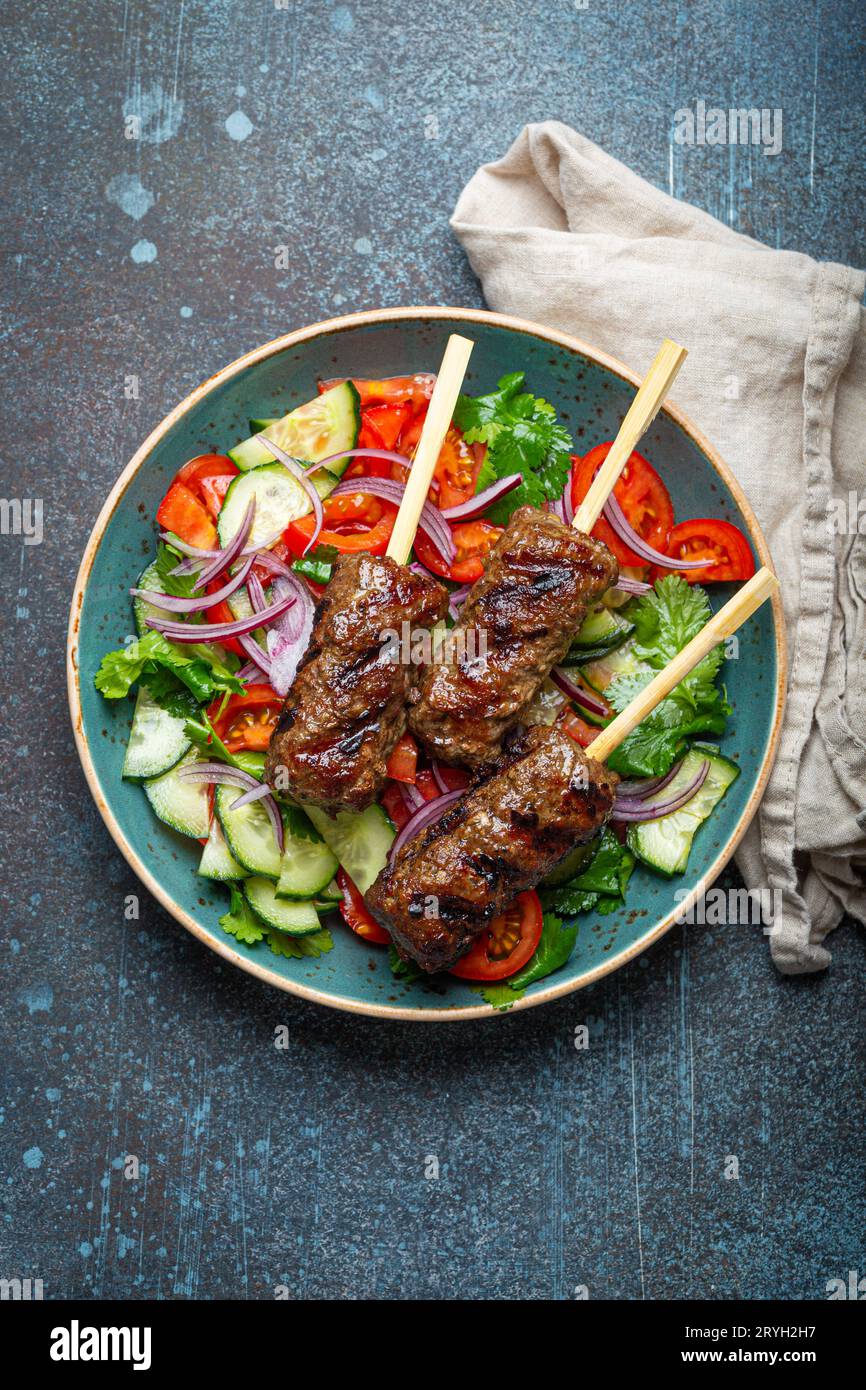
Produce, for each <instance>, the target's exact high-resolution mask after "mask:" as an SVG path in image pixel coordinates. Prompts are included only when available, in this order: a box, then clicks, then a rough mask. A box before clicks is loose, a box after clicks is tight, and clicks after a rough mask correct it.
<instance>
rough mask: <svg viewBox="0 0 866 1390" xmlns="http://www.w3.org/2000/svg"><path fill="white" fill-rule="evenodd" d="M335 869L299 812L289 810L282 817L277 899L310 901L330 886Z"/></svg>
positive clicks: (315, 832) (328, 853)
mask: <svg viewBox="0 0 866 1390" xmlns="http://www.w3.org/2000/svg"><path fill="white" fill-rule="evenodd" d="M339 867H340V866H339V864H338V863H337V857H336V855H335V854H333V853H332V851H331V850H330V849H328V846H327V845H326V844H325V842H324V840H323V839H322V837H321V835H320V834H319V832H318V830H316V828H315V826H314V825H312V823H311V822H310V821H309V820H308V818H307V817H306V816H305V815H304V813H303V811H300V810H299V809H298V808H297V807H292V808H291V811H290V812H289V813H287V815H286V830H285V841H284V844H283V857H282V861H281V863H280V878H279V882H278V883H277V897H278V898H300V899H309V898H314V897H316V895H317V894H319V893H321V892H323V891H324V889H325V888H327V886H328V884H329V883H331V882H332V880H333V878H334V875H335V873H336V872H337V869H338V868H339Z"/></svg>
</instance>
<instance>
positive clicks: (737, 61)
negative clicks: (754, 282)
mask: <svg viewBox="0 0 866 1390" xmlns="http://www.w3.org/2000/svg"><path fill="white" fill-rule="evenodd" d="M858 10H859V6H858V5H857V4H856V3H854V0H850V3H835V4H833V5H832V6H830V5H826V4H825V5H822V6H815V5H812V4H806V5H797V6H791V5H789V4H784V3H782V0H766V3H749V4H734V3H712V4H711V3H706V0H700V3H693V4H690V5H685V4H679V5H677V4H673V3H669V0H660V3H658V4H655V5H645V4H640V5H639V4H610V3H605V2H604V0H588V5H587V6H586V8H583V7H581V6H580V5H569V4H567V3H554V0H542V2H541V3H536V4H531V5H517V4H514V3H504V2H502V0H501V2H500V3H493V0H484V3H480V2H479V3H475V4H473V5H464V4H457V3H453V0H446V2H445V3H443V2H442V0H440V3H437V4H436V5H432V6H413V7H407V6H406V5H405V4H397V3H395V2H394V0H383V3H377V4H372V3H363V4H359V3H355V4H352V5H349V6H347V5H336V6H335V5H330V4H327V3H314V2H313V0H308V3H296V4H289V5H288V8H287V9H285V10H283V9H280V8H277V6H276V5H274V4H273V3H269V2H268V0H256V2H255V3H241V2H240V0H235V2H234V3H218V0H209V3H205V2H204V0H195V3H192V4H190V3H187V4H186V5H165V4H162V3H159V0H146V2H145V3H136V0H130V3H129V4H128V5H121V4H119V3H118V4H113V5H112V4H108V3H105V2H104V0H103V3H101V4H99V3H97V4H93V3H82V2H81V0H79V3H69V4H66V5H64V6H62V7H61V9H60V10H58V9H57V7H54V6H45V5H26V4H24V3H23V2H22V0H13V3H12V5H11V6H9V7H7V17H6V22H5V25H4V30H3V45H4V50H5V53H4V56H5V62H4V65H3V81H4V84H5V85H6V86H7V89H8V95H9V97H10V99H11V100H12V101H13V102H14V109H15V112H16V124H15V128H14V129H13V132H12V144H13V149H14V156H13V159H12V160H11V161H10V166H9V167H7V172H6V173H5V175H4V178H3V185H2V186H3V193H4V195H5V196H4V206H5V208H6V212H5V215H4V229H3V230H4V241H5V246H6V259H5V275H4V284H3V304H4V312H3V319H2V333H3V348H4V353H3V361H2V375H3V388H2V389H3V398H4V403H5V406H6V411H5V421H6V423H5V430H4V437H5V440H6V444H5V445H4V448H3V450H2V458H3V465H4V482H3V492H4V495H7V494H12V495H16V496H21V497H28V496H29V497H43V498H44V499H45V504H46V536H45V541H44V544H42V545H41V546H31V547H23V546H21V544H20V539H19V538H16V537H7V536H4V537H3V538H2V546H3V551H4V560H5V563H4V566H3V569H2V583H3V588H4V595H5V596H4V598H3V603H2V613H3V616H4V626H5V629H6V640H5V644H4V645H5V663H4V671H5V677H4V680H3V683H2V684H3V688H2V701H3V708H4V718H3V722H2V737H3V739H4V744H5V749H6V751H5V753H4V770H5V773H6V777H5V790H6V797H5V816H4V821H3V832H4V834H3V839H4V861H5V863H4V869H5V873H4V877H5V880H6V884H7V889H8V895H9V902H10V903H11V907H10V908H7V910H6V914H5V916H4V918H3V922H2V926H3V932H2V936H3V946H2V953H3V955H2V959H3V966H4V985H3V990H4V995H3V997H4V1005H3V1010H2V1023H0V1027H2V1032H3V1041H2V1059H3V1060H2V1066H3V1071H4V1087H3V1090H4V1099H3V1107H4V1108H3V1113H2V1116H0V1119H2V1121H3V1123H2V1127H0V1139H2V1149H3V1153H2V1156H3V1163H2V1171H3V1176H4V1180H5V1181H4V1184H3V1187H2V1197H3V1211H2V1224H0V1276H3V1277H11V1276H15V1275H19V1276H22V1277H26V1276H28V1275H29V1276H31V1277H33V1278H40V1277H41V1278H42V1279H44V1281H45V1290H46V1296H48V1297H50V1296H60V1295H85V1296H96V1297H107V1298H125V1297H154V1296H157V1297H175V1298H178V1297H179V1298H183V1297H253V1298H262V1297H264V1298H267V1297H270V1296H272V1291H273V1288H274V1286H275V1285H277V1284H287V1285H288V1287H289V1289H290V1291H291V1293H292V1295H293V1296H307V1297H326V1296H331V1297H333V1296H337V1297H340V1296H345V1297H370V1296H377V1297H401V1296H404V1297H405V1296H408V1297H420V1296H425V1295H428V1296H433V1297H450V1296H454V1295H459V1296H462V1297H468V1298H476V1297H493V1298H514V1297H519V1296H529V1297H532V1298H548V1297H554V1298H563V1297H570V1296H573V1293H574V1290H575V1288H576V1286H578V1285H584V1286H586V1288H587V1289H588V1290H589V1293H590V1296H591V1297H595V1298H605V1297H628V1298H640V1297H641V1296H642V1295H643V1294H646V1296H648V1297H662V1296H664V1297H671V1298H679V1297H683V1296H686V1295H696V1296H715V1297H731V1296H733V1295H736V1294H741V1295H745V1296H746V1297H753V1298H759V1297H766V1296H770V1295H774V1294H775V1295H780V1296H783V1297H786V1296H787V1297H791V1296H797V1295H805V1296H808V1297H820V1296H822V1295H823V1293H824V1286H825V1283H826V1281H827V1280H828V1279H829V1278H832V1277H838V1276H841V1277H843V1278H844V1277H846V1273H847V1271H848V1270H849V1269H851V1268H857V1269H859V1270H860V1271H861V1273H862V1271H863V1270H864V1269H866V1249H864V1246H863V1235H862V1233H863V1230H864V1227H866V1222H864V1199H863V1188H862V1157H863V1113H862V1096H863V1092H864V1087H863V1070H864V1068H863V1061H864V1059H863V1031H862V1010H863V985H862V980H863V964H864V961H863V937H862V932H861V931H860V929H858V928H856V927H855V926H854V925H853V924H851V925H848V926H846V927H845V928H843V929H842V930H841V931H840V932H839V933H838V934H837V935H836V936H835V938H834V940H833V952H834V963H833V967H832V970H831V972H830V973H829V974H828V975H826V976H823V977H821V978H811V979H806V980H800V981H791V980H783V979H780V978H779V977H778V976H777V975H776V974H775V972H774V971H773V968H772V967H771V965H770V963H769V960H768V955H767V951H766V946H765V943H764V942H763V941H762V940H760V938H759V937H758V936H757V932H756V929H755V928H749V927H735V926H730V927H726V928H718V929H710V928H698V927H696V928H693V929H692V930H691V931H690V932H685V931H681V932H674V933H672V934H671V935H670V936H669V937H668V938H667V939H666V940H665V941H663V942H662V943H661V944H660V945H658V946H657V947H656V948H655V949H654V950H652V951H651V952H650V953H649V955H647V956H645V957H643V958H642V959H640V960H639V961H637V962H636V963H634V964H633V965H632V966H631V967H630V968H627V969H625V970H623V971H621V972H619V973H618V974H616V975H614V976H612V977H610V978H608V979H607V980H605V981H603V982H602V983H601V984H600V985H598V986H597V987H595V988H593V989H591V990H588V991H586V992H585V993H582V994H579V995H575V996H572V997H571V998H569V999H566V1000H564V1001H563V1002H561V1003H559V1004H556V1005H553V1006H551V1007H548V1008H543V1009H539V1010H536V1011H533V1012H530V1013H528V1014H521V1015H518V1016H515V1017H513V1018H504V1019H495V1020H491V1021H490V1022H489V1023H485V1024H471V1025H468V1026H459V1027H458V1026H453V1027H444V1026H442V1027H437V1028H433V1027H430V1028H428V1027H421V1026H415V1027H413V1026H410V1025H403V1024H388V1025H380V1024H377V1023H374V1022H372V1021H367V1020H364V1019H359V1018H353V1017H349V1016H345V1015H339V1014H335V1013H327V1012H324V1011H320V1010H318V1009H317V1008H315V1007H312V1006H306V1005H303V1004H301V1003H299V1002H295V1001H294V1000H293V999H291V998H290V997H289V996H283V995H280V994H278V993H276V992H273V991H270V990H268V989H266V988H264V987H262V986H259V985H257V984H256V983H255V982H254V981H252V980H250V979H249V978H246V977H245V976H243V975H241V974H239V973H236V972H232V971H231V970H229V969H228V968H227V967H225V966H223V965H221V964H220V962H219V961H218V960H217V959H216V958H215V957H214V956H213V955H211V954H209V953H208V952H206V951H205V950H204V949H203V948H201V947H200V946H198V945H197V944H196V943H195V942H194V941H193V940H192V939H191V938H190V937H188V936H186V935H185V934H184V933H183V931H182V930H181V929H180V928H179V927H178V926H177V925H176V924H175V923H174V922H173V921H171V920H170V919H169V918H168V917H167V916H166V915H165V914H164V913H163V912H162V911H161V910H160V909H158V908H157V906H156V905H155V904H154V903H153V902H152V901H151V900H150V899H149V898H148V897H147V895H146V894H145V893H144V891H143V890H141V918H140V921H138V922H132V923H130V922H126V921H124V914H123V904H124V897H125V895H126V894H129V893H134V892H138V891H139V885H138V883H137V881H136V880H135V879H134V877H133V876H132V874H131V872H130V871H129V870H128V869H127V867H126V865H125V863H124V861H123V860H122V859H121V857H120V855H119V853H118V852H117V850H116V849H115V847H114V845H113V843H112V842H111V840H110V839H109V837H108V834H107V832H106V831H105V829H104V828H103V825H102V822H101V820H100V819H99V817H98V815H97V813H96V810H95V808H94V806H93V804H92V802H91V800H90V796H89V794H88V792H87V789H86V786H85V784H84V780H83V777H82V776H81V773H80V770H79V768H78V764H77V760H76V757H75V753H74V749H73V746H72V741H71V737H70V734H69V729H68V721H67V714H66V697H65V690H64V685H63V650H64V629H65V620H66V608H67V604H68V598H69V593H70V590H71V587H72V583H73V578H74V573H75V569H76V567H77V563H78V557H79V555H80V553H81V550H82V548H83V546H84V543H85V540H86V537H87V534H88V532H89V530H90V527H91V525H92V523H93V520H94V518H95V516H96V513H97V511H98V509H99V507H100V505H101V502H102V500H103V498H104V496H105V494H106V492H107V490H108V488H109V486H110V484H111V482H112V481H113V480H114V478H115V477H116V475H117V473H118V472H119V470H120V468H121V467H122V465H123V463H124V462H125V460H126V459H127V458H128V457H129V455H130V454H131V453H132V451H133V449H134V448H135V446H136V445H137V444H138V443H139V442H140V441H141V439H142V438H143V437H144V435H145V434H146V433H147V431H148V430H149V429H150V428H152V427H153V426H154V425H155V424H156V423H157V422H158V421H159V420H160V419H161V418H162V416H163V415H164V414H165V412H166V410H167V409H168V408H169V407H170V406H171V405H173V404H174V403H175V402H176V401H177V400H178V399H180V397H181V396H183V395H184V394H185V393H186V392H187V391H188V390H189V389H190V388H191V387H192V386H193V385H195V384H196V383H197V382H198V381H200V380H202V379H203V378H205V377H206V376H207V375H209V374H210V373H211V372H213V371H215V370H216V369H218V368H219V367H220V366H222V365H224V364H225V363H226V362H228V361H229V360H231V359H232V358H234V357H236V356H237V355H239V354H240V353H241V352H243V351H245V350H246V349H248V348H251V347H253V346H254V345H255V344H257V343H260V342H262V341H264V340H266V339H268V338H271V337H273V336H275V335H276V334H278V333H280V332H283V331H285V330H287V329H289V328H292V327H295V326H299V325H301V324H304V323H307V322H310V321H313V320H316V319H321V318H326V317H329V316H331V315H333V314H337V313H340V312H346V311H349V310H352V309H356V308H364V307H368V306H371V305H392V304H406V303H456V304H478V303H480V299H479V293H478V288H477V285H476V283H475V281H474V279H473V277H472V275H471V273H470V271H469V269H468V267H467V266H466V264H465V261H464V259H463V255H462V253H461V251H460V248H459V247H458V246H457V245H456V244H455V242H454V241H453V239H452V237H451V234H450V232H449V229H448V225H447V219H448V215H449V213H450V210H451V208H452V206H453V203H454V200H455V198H456V195H457V193H458V191H459V189H460V188H461V186H462V184H463V183H464V181H465V179H466V178H467V177H468V175H469V174H470V173H471V172H472V170H473V169H474V168H475V167H476V165H477V164H478V163H479V162H480V161H482V160H486V159H490V158H493V157H496V156H497V155H499V154H500V153H501V152H503V151H504V149H505V148H506V147H507V145H508V144H509V143H510V141H511V139H512V138H513V137H514V135H516V133H517V132H518V130H519V129H520V127H521V126H522V125H523V123H524V122H525V121H528V120H538V119H542V118H544V117H547V116H556V117H559V118H561V119H563V120H566V121H569V122H571V123H572V124H574V125H576V126H577V127H579V128H580V129H582V130H583V131H585V132H586V133H587V134H588V135H590V136H591V137H593V138H594V139H597V140H598V141H600V142H601V143H602V144H603V145H604V146H605V147H606V148H607V149H609V150H610V151H611V152H612V153H614V154H615V155H617V156H618V157H620V158H621V159H623V160H625V161H627V162H628V163H630V164H631V165H632V166H633V167H634V168H635V169H637V170H638V171H639V172H640V173H641V174H643V175H645V176H646V177H647V178H649V179H650V180H652V181H653V182H654V183H656V184H658V185H660V186H662V187H666V188H671V189H672V190H673V191H674V192H675V193H677V194H678V195H680V196H682V197H685V198H688V199H691V200H693V201H695V202H696V203H698V204H700V205H701V206H703V207H705V208H707V209H708V210H709V211H711V212H713V213H715V214H717V215H720V216H722V217H725V218H728V219H730V220H731V222H732V223H733V224H734V225H735V226H737V227H739V228H741V229H742V230H745V231H748V232H750V233H753V234H754V235H755V236H758V237H760V238H762V239H764V240H766V241H768V242H770V243H771V244H774V245H779V246H786V247H794V248H797V249H801V250H805V251H809V252H811V253H813V254H816V255H820V256H823V257H826V258H832V259H839V260H848V261H853V262H856V263H859V264H862V262H863V259H864V246H863V241H862V227H861V221H860V219H859V217H858V215H857V214H858V209H860V208H861V207H862V204H863V182H864V174H863V162H862V151H861V133H862V123H861V98H862V70H861V68H860V61H859V56H858V55H859V52H860V50H859V49H858ZM698 99H703V100H705V101H706V102H707V103H708V104H709V105H713V104H718V105H722V106H727V105H728V104H734V105H745V106H751V105H754V106H758V107H770V108H772V107H777V106H778V107H781V108H782V110H783V113H784V149H783V151H782V153H781V154H780V155H778V156H777V157H775V158H767V157H764V156H762V155H761V154H760V153H759V152H755V151H751V152H750V151H749V150H748V149H742V148H704V149H697V148H695V149H682V148H680V147H678V146H672V145H671V141H670V133H671V129H672V122H673V113H674V111H675V110H676V109H677V108H678V107H679V106H683V105H693V104H694V102H695V101H697V100H698ZM129 117H133V118H136V117H137V118H138V120H139V137H140V138H138V139H127V138H125V131H126V130H127V129H132V127H129V126H127V125H125V122H126V121H127V120H128V118H129ZM283 245H284V246H287V247H288V248H289V249H288V257H287V259H288V269H277V268H276V266H275V248H276V247H278V246H283ZM129 377H137V378H138V381H139V393H138V399H137V400H136V399H126V398H125V395H124V386H125V381H126V378H129ZM16 440H17V442H15V441H16ZM582 1023H587V1024H588V1025H589V1027H590V1032H591V1046H590V1048H589V1050H588V1051H577V1050H576V1049H575V1047H574V1029H575V1027H576V1026H577V1025H579V1024H582ZM280 1024H285V1025H287V1026H288V1030H289V1047H288V1050H287V1051H277V1050H276V1049H275V1047H274V1029H275V1027H277V1026H278V1025H280ZM126 1155H134V1156H136V1157H137V1158H138V1160H139V1163H140V1177H139V1178H138V1180H135V1179H127V1178H126V1177H125V1176H124V1171H123V1164H124V1158H125V1156H126ZM729 1155H736V1156H737V1158H738V1160H739V1179H738V1180H726V1179H725V1177H724V1172H725V1165H726V1162H727V1161H728V1158H727V1156H729ZM434 1158H435V1159H436V1160H438V1164H439V1177H438V1179H431V1178H426V1177H425V1170H426V1171H427V1172H430V1171H432V1170H433V1168H434V1167H435V1165H434V1163H433V1159H434Z"/></svg>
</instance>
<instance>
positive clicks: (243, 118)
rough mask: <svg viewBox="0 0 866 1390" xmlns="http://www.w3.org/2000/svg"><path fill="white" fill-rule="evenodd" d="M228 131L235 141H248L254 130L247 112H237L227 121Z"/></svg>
mask: <svg viewBox="0 0 866 1390" xmlns="http://www.w3.org/2000/svg"><path fill="white" fill-rule="evenodd" d="M225 125H226V130H227V132H228V134H229V135H230V136H231V138H232V139H233V140H246V138H247V136H248V135H249V134H250V132H251V131H252V128H253V123H252V121H251V120H250V118H249V116H248V115H247V114H246V112H245V111H241V110H237V111H233V112H232V114H231V115H230V116H229V117H228V118H227V120H226V123H225Z"/></svg>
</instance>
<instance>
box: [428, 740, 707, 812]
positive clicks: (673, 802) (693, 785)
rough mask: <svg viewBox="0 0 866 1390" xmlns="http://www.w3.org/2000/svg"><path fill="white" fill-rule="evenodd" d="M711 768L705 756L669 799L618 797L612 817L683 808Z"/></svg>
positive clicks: (701, 784)
mask: <svg viewBox="0 0 866 1390" xmlns="http://www.w3.org/2000/svg"><path fill="white" fill-rule="evenodd" d="M589 752H590V754H591V753H592V744H590V746H589ZM709 770H710V764H709V760H708V759H706V758H705V759H704V761H703V762H702V763H701V766H700V768H699V769H698V771H697V772H696V773H695V775H694V777H693V778H692V780H691V781H690V782H689V784H688V786H687V787H683V789H682V791H681V792H677V794H676V796H672V797H669V798H668V800H667V801H648V800H636V801H631V800H629V799H628V798H626V797H622V798H620V797H617V799H616V800H615V802H614V807H613V815H612V817H611V819H612V820H618V821H644V820H658V819H659V818H660V817H661V816H669V815H671V813H672V812H673V811H679V810H681V809H682V807H683V806H685V804H686V802H688V801H691V799H692V797H693V796H694V794H695V792H696V791H698V790H699V789H700V788H701V787H702V786H703V784H704V782H705V781H706V779H707V775H708V773H709ZM431 805H432V803H431Z"/></svg>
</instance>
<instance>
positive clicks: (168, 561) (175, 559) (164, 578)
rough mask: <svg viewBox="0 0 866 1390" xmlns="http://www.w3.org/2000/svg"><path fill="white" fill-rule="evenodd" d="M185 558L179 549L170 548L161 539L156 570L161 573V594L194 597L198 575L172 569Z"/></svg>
mask: <svg viewBox="0 0 866 1390" xmlns="http://www.w3.org/2000/svg"><path fill="white" fill-rule="evenodd" d="M169 534H171V533H169ZM183 558H184V557H183V555H181V554H180V553H179V552H178V551H177V550H172V549H170V547H169V546H167V545H166V544H165V542H164V541H160V543H159V549H158V550H157V552H156V572H157V574H158V575H159V592H160V593H161V594H171V595H173V596H174V597H175V598H192V596H193V594H194V592H195V586H196V581H197V579H198V575H197V574H172V570H173V569H175V568H176V567H177V566H178V565H179V564H180V562H181V560H183Z"/></svg>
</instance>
